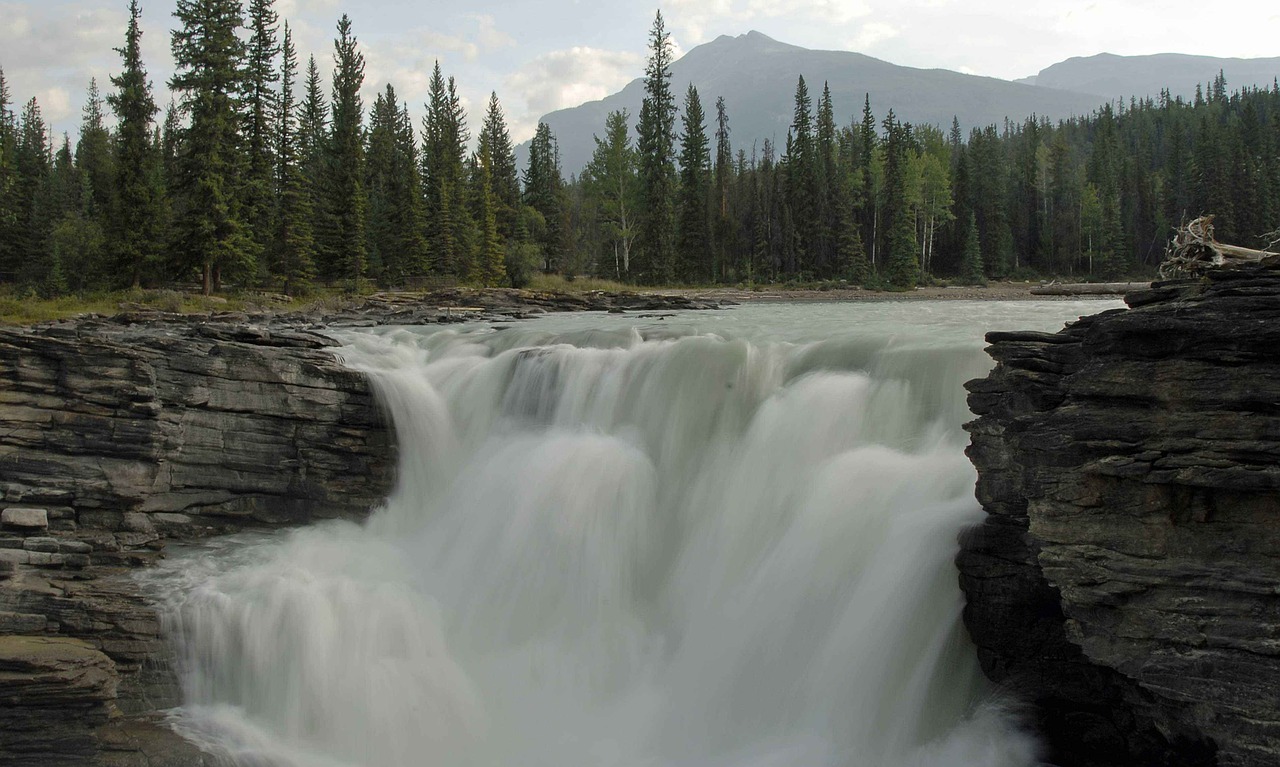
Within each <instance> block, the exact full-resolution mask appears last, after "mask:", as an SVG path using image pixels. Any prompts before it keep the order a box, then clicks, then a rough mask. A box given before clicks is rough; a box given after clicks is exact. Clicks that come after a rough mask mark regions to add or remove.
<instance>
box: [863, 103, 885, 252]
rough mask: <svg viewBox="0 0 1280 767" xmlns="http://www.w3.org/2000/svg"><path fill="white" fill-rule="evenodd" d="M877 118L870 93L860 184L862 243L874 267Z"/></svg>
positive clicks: (877, 224)
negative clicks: (872, 108) (873, 111)
mask: <svg viewBox="0 0 1280 767" xmlns="http://www.w3.org/2000/svg"><path fill="white" fill-rule="evenodd" d="M876 144H877V141H876V118H875V116H874V115H873V114H872V113H871V94H869V93H868V94H865V95H864V96H863V100H862V122H861V123H860V124H859V125H858V173H859V175H861V177H862V178H861V179H860V183H859V184H858V186H859V187H860V188H861V189H862V200H861V203H862V204H861V206H860V208H861V212H862V242H863V245H864V247H865V248H866V249H867V255H868V258H869V259H870V261H871V268H872V269H873V270H874V269H876V268H877V267H878V266H879V258H878V253H879V251H878V246H879V238H880V199H879V195H878V194H877V193H876V175H877V173H876V167H877V153H876Z"/></svg>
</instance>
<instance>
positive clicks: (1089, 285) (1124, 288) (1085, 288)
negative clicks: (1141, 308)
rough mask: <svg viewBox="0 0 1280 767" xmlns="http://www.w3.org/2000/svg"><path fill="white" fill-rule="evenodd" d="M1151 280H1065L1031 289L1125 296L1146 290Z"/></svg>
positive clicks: (1037, 292)
mask: <svg viewBox="0 0 1280 767" xmlns="http://www.w3.org/2000/svg"><path fill="white" fill-rule="evenodd" d="M1149 287H1151V283H1149V282H1064V283H1051V284H1049V285H1040V286H1038V287H1034V288H1032V289H1031V295H1033V296H1123V295H1124V294H1125V293H1132V292H1133V291H1135V290H1146V289H1147V288H1149Z"/></svg>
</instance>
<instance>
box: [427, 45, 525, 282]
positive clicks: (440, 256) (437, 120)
mask: <svg viewBox="0 0 1280 767" xmlns="http://www.w3.org/2000/svg"><path fill="white" fill-rule="evenodd" d="M469 140H470V134H469V133H468V131H467V126H466V115H465V113H464V112H463V109H462V102H461V99H459V97H458V92H457V86H456V85H455V84H454V81H453V78H452V77H450V78H449V79H448V80H447V81H446V80H445V78H444V74H443V73H442V72H441V71H440V62H438V61H437V62H436V64H435V68H434V69H433V70H432V73H431V83H430V87H429V90H428V96H427V114H426V117H424V118H423V123H422V187H423V190H424V193H425V197H426V200H425V215H426V218H425V223H426V239H427V248H428V252H429V253H430V257H431V259H432V261H433V267H434V269H435V271H436V272H437V273H438V274H442V275H446V276H450V277H455V278H457V279H460V280H461V279H467V278H468V276H469V275H470V271H471V269H470V259H471V242H472V241H473V240H474V230H475V223H474V221H473V219H472V215H471V211H470V209H469V206H468V205H467V202H468V200H467V194H466V191H467V190H466V184H467V178H466V171H465V158H466V147H467V143H468V141H469ZM513 162H514V160H513Z"/></svg>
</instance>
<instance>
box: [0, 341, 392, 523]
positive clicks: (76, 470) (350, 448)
mask: <svg viewBox="0 0 1280 767" xmlns="http://www.w3.org/2000/svg"><path fill="white" fill-rule="evenodd" d="M329 345H331V342H330V341H328V340H327V339H325V338H324V337H322V336H319V335H316V334H314V333H308V332H305V331H296V330H274V331H273V330H268V329H262V328H257V329H255V328H253V327H240V326H235V325H230V324H226V325H224V324H218V323H203V322H190V323H186V322H171V323H157V324H144V325H128V324H117V323H111V322H99V323H72V324H66V325H60V326H52V327H46V328H42V329H38V330H31V329H17V328H0V480H2V481H3V485H0V492H2V493H3V496H2V497H0V500H3V502H4V504H6V505H10V506H19V505H21V506H38V507H42V508H47V509H48V511H49V513H50V514H51V515H52V516H53V517H54V520H53V521H54V523H64V522H65V523H70V526H74V527H75V528H76V529H86V528H87V529H99V530H108V531H112V532H135V533H149V532H151V531H152V530H153V529H156V528H160V529H164V530H165V531H173V532H184V531H190V532H200V531H201V528H208V529H216V530H225V529H234V528H237V527H241V526H244V525H253V524H282V523H297V522H307V521H310V520H312V519H316V518H326V517H338V516H357V515H360V514H362V513H364V511H365V510H366V509H367V508H368V506H369V504H370V503H371V502H373V501H376V499H379V498H381V497H382V496H383V494H384V491H385V490H386V487H387V485H388V476H389V472H390V471H391V470H392V465H391V464H392V462H391V461H388V460H387V445H388V440H387V434H386V431H385V429H384V428H383V426H382V425H381V423H380V421H379V418H378V413H377V410H376V407H375V406H374V404H373V400H372V397H371V395H370V393H369V389H368V387H367V384H366V383H365V380H364V379H363V377H361V376H360V375H359V374H357V373H355V372H353V371H350V370H347V369H345V368H343V367H341V366H340V365H339V364H338V363H337V362H336V360H335V359H334V358H333V355H332V354H331V353H330V352H327V351H325V350H324V347H325V346H329Z"/></svg>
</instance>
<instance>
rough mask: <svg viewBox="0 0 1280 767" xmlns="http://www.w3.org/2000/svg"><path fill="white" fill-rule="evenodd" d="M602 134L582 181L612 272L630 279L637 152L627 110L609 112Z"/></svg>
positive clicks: (622, 278) (596, 139) (615, 275)
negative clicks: (609, 253)
mask: <svg viewBox="0 0 1280 767" xmlns="http://www.w3.org/2000/svg"><path fill="white" fill-rule="evenodd" d="M604 135H605V137H604V138H603V139H601V138H600V137H599V136H596V137H595V143H596V148H595V152H593V153H592V155H591V162H590V163H589V164H588V165H587V171H586V173H584V174H583V179H584V183H586V185H587V187H588V191H589V193H590V194H591V196H592V197H593V198H594V199H595V201H596V206H595V207H596V211H597V215H598V216H599V223H600V224H601V225H602V227H603V228H604V232H605V242H606V243H607V244H609V245H611V246H612V249H613V268H612V269H611V270H610V272H611V275H612V276H613V277H614V278H616V279H621V280H629V279H631V242H632V239H633V238H634V237H635V216H636V213H635V210H636V204H637V203H636V196H637V191H638V190H637V186H636V151H635V148H634V147H632V146H631V139H630V136H628V134H627V112H626V110H625V109H624V110H622V111H619V112H610V113H609V116H608V117H607V118H605V124H604Z"/></svg>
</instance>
